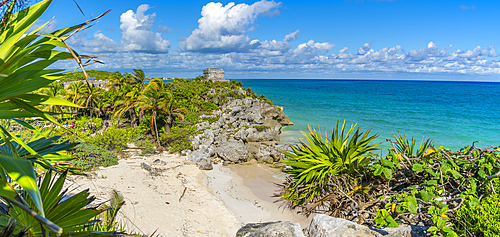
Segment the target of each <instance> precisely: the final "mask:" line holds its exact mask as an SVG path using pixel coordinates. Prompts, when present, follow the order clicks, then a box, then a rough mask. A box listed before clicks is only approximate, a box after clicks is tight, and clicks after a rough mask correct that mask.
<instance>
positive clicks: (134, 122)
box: [128, 107, 137, 128]
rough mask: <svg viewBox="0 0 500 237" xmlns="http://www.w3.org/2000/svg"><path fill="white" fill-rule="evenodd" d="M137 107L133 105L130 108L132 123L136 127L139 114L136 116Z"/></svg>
mask: <svg viewBox="0 0 500 237" xmlns="http://www.w3.org/2000/svg"><path fill="white" fill-rule="evenodd" d="M134 108H135V107H132V108H130V109H129V110H128V112H129V114H130V125H131V126H132V127H133V128H135V127H137V116H135V109H134Z"/></svg>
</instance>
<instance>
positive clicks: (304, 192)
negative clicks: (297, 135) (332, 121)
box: [283, 121, 380, 200]
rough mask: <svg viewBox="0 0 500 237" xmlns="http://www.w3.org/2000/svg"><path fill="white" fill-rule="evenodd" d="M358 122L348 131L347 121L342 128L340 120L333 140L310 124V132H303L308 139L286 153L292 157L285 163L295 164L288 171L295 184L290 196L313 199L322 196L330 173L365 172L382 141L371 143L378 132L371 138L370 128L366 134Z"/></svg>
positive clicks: (352, 173)
mask: <svg viewBox="0 0 500 237" xmlns="http://www.w3.org/2000/svg"><path fill="white" fill-rule="evenodd" d="M356 125H357V124H354V125H352V126H351V127H350V129H349V130H348V131H347V133H346V132H345V121H344V122H343V124H342V126H341V127H339V121H337V124H336V127H335V129H333V131H332V135H331V138H330V139H328V137H327V135H326V134H325V136H324V137H323V136H322V135H321V131H320V130H318V131H316V130H315V129H312V128H311V127H309V133H308V134H306V133H305V132H302V133H303V135H304V137H305V138H306V140H307V142H304V141H303V140H300V139H299V141H300V144H297V145H293V146H292V152H287V151H284V152H283V153H284V154H285V155H286V156H287V157H288V158H290V159H287V160H284V161H283V163H284V164H286V165H289V166H291V167H292V168H291V169H289V170H287V171H286V172H287V173H289V174H291V177H292V179H293V183H294V185H293V186H292V187H291V189H292V190H290V191H291V192H290V193H289V194H288V196H287V197H288V198H289V199H301V200H311V199H314V198H316V197H318V196H321V195H323V194H324V191H325V189H327V188H325V185H326V183H327V181H328V178H329V177H331V176H338V175H341V174H347V175H350V176H357V175H360V174H362V172H363V170H364V168H365V166H366V165H367V164H368V163H370V162H371V161H372V159H371V157H372V156H373V153H372V152H373V151H375V150H376V146H378V145H379V144H380V143H375V144H370V142H372V141H373V139H375V138H376V137H377V135H373V136H371V137H368V134H369V132H370V130H371V129H368V130H367V131H366V132H365V133H363V132H360V131H359V128H358V129H356ZM355 129H356V130H355ZM287 197H285V198H287Z"/></svg>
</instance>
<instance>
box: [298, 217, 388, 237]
mask: <svg viewBox="0 0 500 237" xmlns="http://www.w3.org/2000/svg"><path fill="white" fill-rule="evenodd" d="M304 234H305V235H306V236H308V237H348V236H349V237H350V236H357V237H381V236H383V235H382V234H380V233H378V232H376V231H374V230H371V229H370V228H368V227H366V226H363V225H359V224H356V223H354V222H352V221H348V220H344V219H341V218H335V217H331V216H327V215H323V214H318V215H316V216H314V218H313V219H312V221H311V224H310V225H309V226H308V227H306V228H305V229H304Z"/></svg>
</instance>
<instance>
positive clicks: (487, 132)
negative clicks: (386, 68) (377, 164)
mask: <svg viewBox="0 0 500 237" xmlns="http://www.w3.org/2000/svg"><path fill="white" fill-rule="evenodd" d="M237 81H241V82H243V86H245V87H250V88H252V91H254V92H256V93H257V94H258V95H261V94H263V95H265V96H266V98H268V99H271V100H272V101H273V103H274V104H275V105H279V106H283V107H284V112H285V114H287V115H288V116H289V117H290V120H291V121H292V122H294V123H295V125H293V126H288V127H284V128H283V129H282V132H283V134H282V136H281V143H296V142H297V141H298V140H297V138H301V137H302V135H301V134H300V131H307V126H308V125H311V127H315V128H316V129H317V128H318V127H319V128H321V131H322V132H324V131H327V132H328V134H329V135H330V134H331V131H332V128H333V127H334V126H335V124H336V121H337V120H340V121H341V122H342V121H343V120H346V124H347V125H348V126H350V124H354V123H357V124H358V126H359V127H361V131H366V130H367V129H368V128H369V127H372V131H371V132H370V134H375V133H376V134H378V135H379V137H378V138H377V141H379V142H382V141H385V140H386V139H387V138H388V139H392V140H394V137H393V134H395V133H396V134H397V132H401V133H402V134H403V133H404V134H406V136H407V137H408V138H412V137H413V138H415V139H416V140H417V145H418V144H420V141H421V140H422V138H430V139H432V140H434V145H435V146H437V147H439V146H445V147H446V148H450V149H452V150H458V149H460V148H462V147H464V146H469V145H471V144H472V142H473V141H481V143H479V144H476V145H477V146H479V147H481V148H485V147H488V146H500V83H493V82H443V81H406V80H400V81H392V80H391V81H387V80H333V79H332V80H324V79H321V80H319V79H300V80H298V79H283V80H279V79H272V80H268V79H243V80H237ZM381 148H389V144H388V143H385V144H382V145H381Z"/></svg>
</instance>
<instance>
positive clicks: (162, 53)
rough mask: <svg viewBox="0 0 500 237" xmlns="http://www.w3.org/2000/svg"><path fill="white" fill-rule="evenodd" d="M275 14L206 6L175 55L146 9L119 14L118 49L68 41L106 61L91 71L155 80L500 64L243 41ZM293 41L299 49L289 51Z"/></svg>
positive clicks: (474, 68) (445, 51) (499, 70)
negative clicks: (168, 75)
mask: <svg viewBox="0 0 500 237" xmlns="http://www.w3.org/2000/svg"><path fill="white" fill-rule="evenodd" d="M279 7H280V3H276V2H274V1H266V0H262V1H260V2H256V3H254V4H252V5H247V4H238V5H236V4H234V3H229V4H227V5H225V6H224V5H222V4H220V3H209V4H207V5H206V6H204V7H203V9H202V17H201V18H200V19H199V20H198V23H199V25H198V28H197V29H195V30H194V31H192V32H191V35H190V36H189V37H188V38H181V39H180V41H181V42H180V43H179V44H178V49H177V50H173V51H171V52H169V51H170V42H169V41H167V40H165V39H163V38H162V36H161V34H160V33H158V32H153V30H152V26H153V23H154V20H155V14H154V13H152V14H149V15H148V14H146V11H147V10H148V9H149V6H148V5H146V4H143V5H141V6H139V7H138V8H137V11H136V12H134V11H132V10H129V11H127V12H125V13H123V14H122V15H121V18H120V21H121V25H120V30H121V32H122V38H121V41H120V43H117V42H115V41H113V40H112V39H111V38H109V37H107V36H106V35H105V34H103V33H102V32H101V31H97V32H95V33H94V34H93V35H92V36H90V37H87V36H85V35H84V34H80V35H74V36H73V37H71V38H70V40H69V42H70V45H71V46H73V47H77V48H78V49H79V52H86V53H92V54H94V55H95V54H97V55H99V56H103V58H101V60H102V61H103V62H104V63H105V64H104V65H98V64H95V65H92V66H91V67H90V68H96V69H107V70H130V69H134V68H142V69H144V70H145V71H146V72H148V71H156V72H160V73H158V75H157V76H161V75H162V74H161V71H164V72H166V71H170V72H190V73H192V74H196V73H200V71H201V69H203V68H206V67H220V68H224V69H225V70H226V71H228V72H233V73H254V74H260V73H266V75H269V73H286V74H287V75H288V74H294V75H336V74H342V73H344V74H350V75H355V74H356V75H361V74H363V73H366V74H367V75H368V74H369V75H371V73H394V74H397V73H419V75H421V74H422V73H424V74H427V75H435V74H441V75H457V74H465V75H499V74H500V62H499V61H498V60H496V61H495V60H494V58H495V57H498V54H497V53H496V50H495V47H494V46H487V47H481V46H477V47H475V48H473V49H464V50H462V49H452V45H448V46H445V47H439V45H438V43H437V42H436V43H435V42H428V43H427V44H424V45H423V47H422V48H415V49H409V50H405V49H404V48H403V47H402V46H400V45H396V46H393V47H384V48H381V49H378V50H375V49H374V48H373V47H374V42H367V43H365V44H363V45H361V46H360V47H355V48H353V49H349V48H348V47H342V48H341V49H338V50H335V52H334V51H332V49H333V48H334V47H335V44H333V43H330V42H316V41H315V40H314V39H306V40H305V41H299V33H300V31H299V30H296V31H293V32H290V33H289V34H286V35H285V36H284V37H283V38H282V40H276V39H272V40H270V39H263V40H259V39H252V38H250V37H249V36H248V35H247V34H248V33H249V32H250V31H252V30H253V29H255V28H256V27H257V25H256V24H255V20H256V19H257V17H258V16H261V15H263V14H267V13H269V14H271V13H272V14H271V15H273V14H277V13H276V10H277V9H278V8H279ZM269 14H268V15H269ZM156 30H157V31H159V32H166V33H169V32H173V31H174V29H172V28H170V27H168V26H162V25H158V27H157V28H156ZM292 41H293V42H297V41H299V42H297V43H296V44H293V45H296V46H292V44H291V42H292ZM372 46H373V47H372ZM62 67H65V68H68V67H71V66H69V65H63V66H62ZM163 75H164V74H163ZM172 76H176V75H172ZM177 76H178V75H177Z"/></svg>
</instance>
